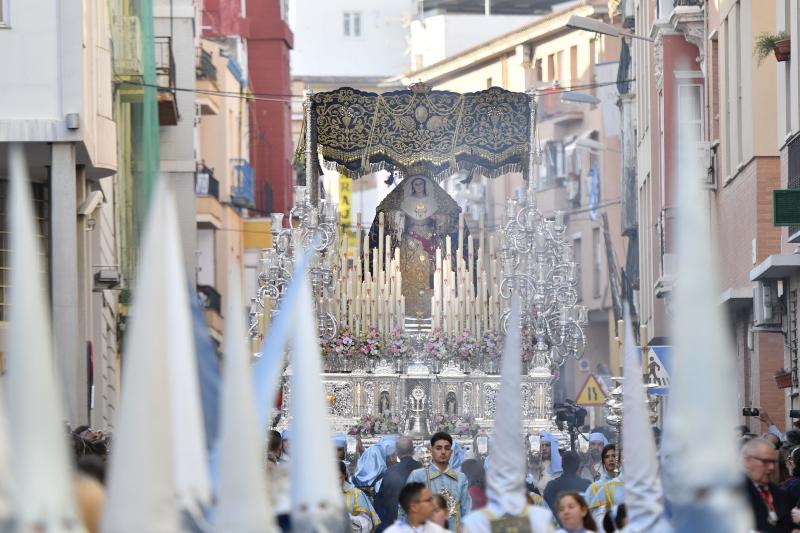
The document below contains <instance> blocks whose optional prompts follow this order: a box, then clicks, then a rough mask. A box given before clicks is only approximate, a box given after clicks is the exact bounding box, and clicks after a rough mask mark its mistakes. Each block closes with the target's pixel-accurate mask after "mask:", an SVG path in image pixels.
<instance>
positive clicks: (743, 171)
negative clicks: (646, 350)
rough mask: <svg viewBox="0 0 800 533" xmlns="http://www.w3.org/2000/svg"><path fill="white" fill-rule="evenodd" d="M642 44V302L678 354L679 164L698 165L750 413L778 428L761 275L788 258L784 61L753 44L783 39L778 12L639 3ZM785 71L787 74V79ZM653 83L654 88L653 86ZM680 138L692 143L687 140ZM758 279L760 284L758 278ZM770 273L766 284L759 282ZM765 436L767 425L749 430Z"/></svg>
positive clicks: (680, 1)
mask: <svg viewBox="0 0 800 533" xmlns="http://www.w3.org/2000/svg"><path fill="white" fill-rule="evenodd" d="M620 10H621V12H622V13H623V14H625V15H627V17H628V18H629V20H630V22H631V23H632V29H633V30H634V31H635V32H636V34H637V35H640V36H644V37H649V38H651V39H653V42H647V41H645V40H635V41H634V43H633V44H632V47H633V62H634V71H635V73H636V76H635V77H636V79H637V81H636V82H635V84H634V89H633V91H632V92H633V93H634V97H635V100H636V104H635V105H636V131H635V135H636V141H635V142H636V148H637V152H638V155H639V158H638V165H637V172H636V175H637V186H638V204H639V205H638V212H639V217H638V218H639V221H638V225H639V241H640V256H639V258H640V292H639V296H640V298H639V314H640V319H641V322H642V323H643V324H646V325H647V326H648V330H647V331H648V334H649V338H648V339H647V340H648V341H649V343H650V344H654V343H655V344H671V339H670V337H669V331H668V318H669V317H668V309H669V301H670V296H671V291H672V287H673V284H674V283H675V282H676V281H677V282H679V280H676V274H677V273H676V271H675V265H676V264H677V261H676V257H675V255H674V250H675V242H674V237H675V229H674V219H675V213H676V211H677V209H679V206H676V204H675V195H676V188H677V187H678V183H679V177H680V174H681V164H680V159H681V154H685V153H691V154H693V155H695V154H696V155H699V156H700V159H701V161H702V162H703V171H702V175H700V176H697V177H696V179H699V180H701V181H702V183H703V184H704V195H705V198H704V200H705V205H706V206H707V214H708V218H707V227H705V228H698V231H708V232H709V233H710V234H711V237H712V240H713V242H714V244H715V247H716V251H717V258H718V261H717V264H716V265H714V267H715V268H716V269H717V271H718V272H719V278H718V287H717V288H718V289H719V291H720V296H719V298H720V305H722V306H724V307H725V309H726V311H727V316H728V318H729V326H730V334H731V335H732V338H733V341H734V343H733V345H734V346H735V348H736V357H737V361H738V365H739V403H740V407H745V406H752V407H760V408H761V409H764V410H766V411H767V412H768V413H770V414H771V415H772V416H773V417H774V418H775V419H776V420H777V419H780V418H781V417H782V414H783V412H784V393H783V392H782V391H781V390H780V389H779V388H778V386H777V384H776V382H775V380H774V376H775V374H776V373H779V371H780V370H781V369H782V368H783V366H784V350H783V338H782V335H781V334H780V332H779V330H778V329H776V328H775V327H773V326H774V325H773V324H768V323H767V321H764V320H763V319H761V318H760V317H759V312H758V310H757V307H758V305H759V303H758V301H759V299H760V297H759V298H756V299H755V300H754V294H759V295H760V294H761V292H760V290H759V291H758V292H755V293H754V289H756V288H757V287H758V283H754V281H757V279H758V278H759V277H763V276H772V275H774V274H775V272H774V271H770V270H769V269H768V268H767V267H760V266H759V265H762V264H763V262H764V261H766V260H767V259H768V258H770V257H772V256H773V254H776V253H779V252H780V249H781V238H780V230H779V229H778V228H775V227H774V226H773V223H772V216H773V213H772V190H773V189H776V188H778V187H779V185H780V179H781V178H780V177H781V174H780V159H779V146H780V142H779V138H780V137H781V136H780V135H779V120H778V116H779V113H778V106H779V105H780V104H779V102H780V99H779V98H776V95H777V93H778V86H779V82H778V81H777V80H776V75H775V68H776V66H775V61H774V59H773V58H771V57H770V58H766V59H765V60H764V61H762V62H759V61H758V60H757V59H756V58H755V57H754V54H753V50H754V43H755V41H756V39H757V37H758V35H759V34H760V33H762V32H772V31H775V28H776V22H777V20H778V19H779V18H780V17H777V16H776V15H777V12H776V10H775V9H774V5H773V4H772V3H759V2H753V1H750V0H723V1H720V2H705V1H702V0H674V1H673V0H658V1H653V0H632V1H631V0H629V1H627V2H623V4H622V5H621V7H620ZM779 68H780V67H779ZM651 74H652V76H651ZM681 136H682V137H681ZM754 269H756V270H758V271H759V273H756V270H754ZM759 269H762V270H764V272H766V273H763V272H761V270H759ZM743 423H749V424H752V426H753V427H752V429H753V430H759V427H758V421H752V420H748V419H744V420H743Z"/></svg>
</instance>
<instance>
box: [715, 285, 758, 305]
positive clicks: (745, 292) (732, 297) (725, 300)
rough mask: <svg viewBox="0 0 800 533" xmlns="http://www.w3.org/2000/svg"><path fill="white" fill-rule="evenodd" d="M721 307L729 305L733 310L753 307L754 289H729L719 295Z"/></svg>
mask: <svg viewBox="0 0 800 533" xmlns="http://www.w3.org/2000/svg"><path fill="white" fill-rule="evenodd" d="M719 303H720V305H727V306H728V307H729V308H730V309H731V310H734V311H735V310H738V309H745V308H749V307H752V305H753V288H752V287H729V288H727V289H725V290H724V291H722V293H721V294H720V295H719Z"/></svg>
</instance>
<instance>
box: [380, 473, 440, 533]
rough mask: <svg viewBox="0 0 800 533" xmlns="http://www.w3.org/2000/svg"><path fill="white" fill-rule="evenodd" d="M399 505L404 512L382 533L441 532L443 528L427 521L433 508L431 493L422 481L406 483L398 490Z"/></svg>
mask: <svg viewBox="0 0 800 533" xmlns="http://www.w3.org/2000/svg"><path fill="white" fill-rule="evenodd" d="M400 507H402V508H403V511H405V513H406V517H405V518H404V519H400V520H398V521H397V522H395V523H394V524H392V525H391V526H389V528H388V529H386V530H385V532H384V533H441V532H443V531H446V530H445V529H444V528H442V527H440V526H438V525H436V524H434V523H433V522H430V521H429V518H430V517H431V515H432V514H433V510H434V508H435V506H434V503H433V493H432V492H431V491H430V489H428V487H426V486H425V484H424V483H414V482H412V483H408V484H407V485H406V486H405V487H403V490H401V491H400Z"/></svg>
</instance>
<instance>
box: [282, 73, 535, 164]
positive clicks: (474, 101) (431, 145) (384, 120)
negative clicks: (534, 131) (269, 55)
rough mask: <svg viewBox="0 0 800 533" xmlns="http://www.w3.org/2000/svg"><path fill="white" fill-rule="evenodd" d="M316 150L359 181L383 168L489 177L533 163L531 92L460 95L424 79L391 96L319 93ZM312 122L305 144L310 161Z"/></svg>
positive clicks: (315, 97) (300, 150)
mask: <svg viewBox="0 0 800 533" xmlns="http://www.w3.org/2000/svg"><path fill="white" fill-rule="evenodd" d="M311 115H312V116H311V118H312V124H313V125H314V128H315V130H316V131H315V133H316V136H315V137H316V143H315V144H316V150H317V152H318V153H319V154H321V155H322V157H323V159H324V161H325V163H326V165H329V166H330V167H331V168H334V169H335V170H338V171H339V172H340V173H341V174H344V175H346V176H349V177H351V178H354V179H355V178H358V177H360V176H362V175H365V174H369V173H371V172H375V171H377V170H379V169H381V168H387V169H390V170H395V169H396V170H399V171H401V172H402V173H403V174H405V175H411V174H416V173H424V174H427V175H429V176H434V177H436V176H438V177H444V175H448V174H450V173H452V172H454V171H456V170H467V171H471V170H473V169H475V170H478V171H479V172H480V173H481V174H483V175H484V176H487V177H492V178H494V177H497V176H500V175H502V174H505V173H508V172H521V171H523V170H524V169H525V168H526V162H527V154H528V147H529V145H530V97H529V96H528V95H527V94H524V93H515V92H510V91H506V90H504V89H500V88H498V87H492V88H490V89H487V90H485V91H480V92H475V93H466V94H459V93H454V92H450V91H432V90H430V89H429V88H428V87H427V86H425V85H422V84H417V85H413V86H411V88H410V89H408V90H402V91H393V92H389V93H384V94H376V93H370V92H364V91H359V90H357V89H353V88H351V87H343V88H340V89H337V90H335V91H330V92H321V93H317V94H314V95H313V96H312V100H311ZM306 133H307V132H306V131H305V123H304V129H303V132H302V134H301V138H300V142H299V144H298V148H297V154H296V156H297V160H298V161H302V160H303V152H304V150H305V136H306Z"/></svg>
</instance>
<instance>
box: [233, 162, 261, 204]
mask: <svg viewBox="0 0 800 533" xmlns="http://www.w3.org/2000/svg"><path fill="white" fill-rule="evenodd" d="M232 162H233V173H234V176H235V180H236V184H235V185H234V186H233V187H231V203H232V204H233V205H236V206H239V207H253V206H255V202H256V193H255V181H254V178H253V167H251V166H250V163H249V162H248V161H247V160H246V159H233V160H232Z"/></svg>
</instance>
